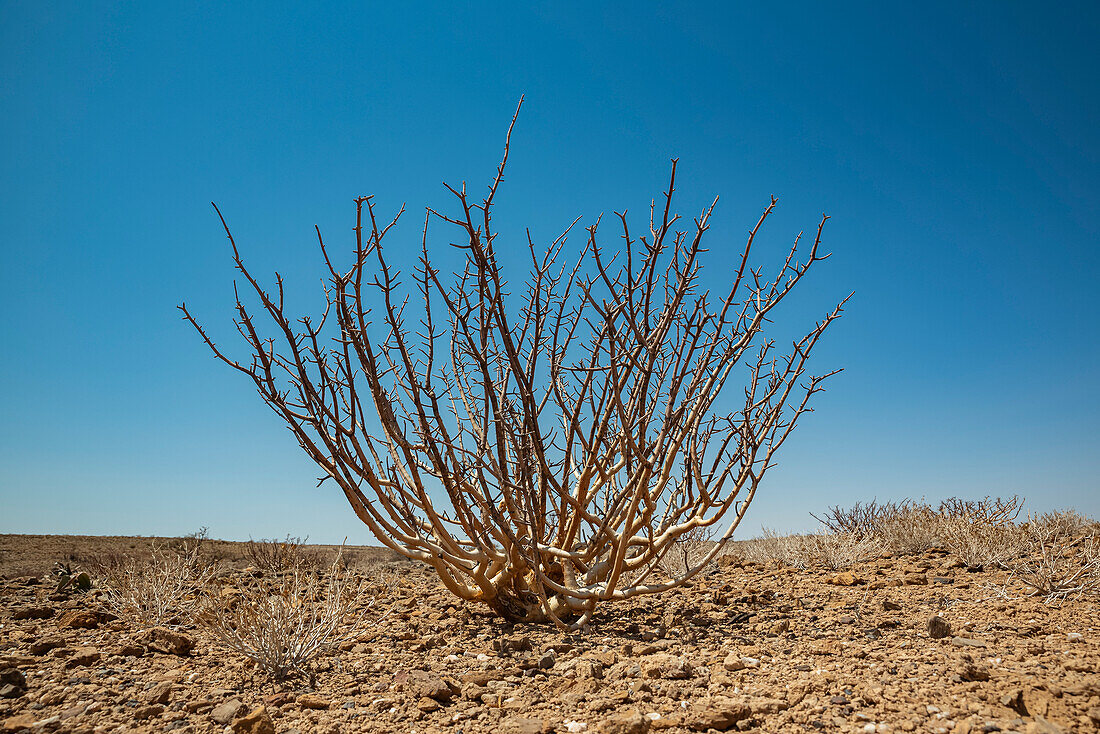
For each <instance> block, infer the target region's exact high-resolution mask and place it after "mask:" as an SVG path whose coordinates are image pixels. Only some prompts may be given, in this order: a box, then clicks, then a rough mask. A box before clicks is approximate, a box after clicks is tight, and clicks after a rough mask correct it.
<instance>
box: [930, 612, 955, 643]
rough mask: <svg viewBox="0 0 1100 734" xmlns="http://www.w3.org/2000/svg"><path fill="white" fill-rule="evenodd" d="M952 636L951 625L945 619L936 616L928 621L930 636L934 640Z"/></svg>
mask: <svg viewBox="0 0 1100 734" xmlns="http://www.w3.org/2000/svg"><path fill="white" fill-rule="evenodd" d="M950 634H951V623H950V622H948V621H947V620H946V619H944V618H943V617H941V616H939V615H936V616H935V617H932V618H931V619H929V620H928V636H929V637H931V638H932V639H933V640H938V639H940V638H943V637H947V636H949V635H950Z"/></svg>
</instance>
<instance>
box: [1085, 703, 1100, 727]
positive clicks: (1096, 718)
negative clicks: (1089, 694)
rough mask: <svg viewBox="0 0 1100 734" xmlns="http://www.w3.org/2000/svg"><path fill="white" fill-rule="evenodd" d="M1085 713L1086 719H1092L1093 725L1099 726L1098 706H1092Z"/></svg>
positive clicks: (1099, 714)
mask: <svg viewBox="0 0 1100 734" xmlns="http://www.w3.org/2000/svg"><path fill="white" fill-rule="evenodd" d="M1087 713H1088V717H1089V718H1090V719H1092V720H1093V722H1094V723H1096V724H1100V706H1093V707H1092V708H1090V709H1089V710H1088V711H1087Z"/></svg>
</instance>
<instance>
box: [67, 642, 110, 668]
mask: <svg viewBox="0 0 1100 734" xmlns="http://www.w3.org/2000/svg"><path fill="white" fill-rule="evenodd" d="M101 657H103V653H101V652H100V651H99V650H96V649H95V648H94V647H78V648H77V649H76V650H74V651H73V654H72V655H71V656H70V657H69V659H68V660H67V661H65V667H66V668H76V667H84V666H87V665H95V664H96V663H98V662H99V659H100V658H101Z"/></svg>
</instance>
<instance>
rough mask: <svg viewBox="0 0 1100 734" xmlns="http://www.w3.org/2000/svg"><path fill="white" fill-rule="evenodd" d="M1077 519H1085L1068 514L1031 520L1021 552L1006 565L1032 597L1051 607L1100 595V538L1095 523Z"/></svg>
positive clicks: (1031, 518) (1023, 530) (1049, 514)
mask: <svg viewBox="0 0 1100 734" xmlns="http://www.w3.org/2000/svg"><path fill="white" fill-rule="evenodd" d="M1069 515H1075V516H1076V517H1068V516H1069ZM1077 518H1081V519H1084V518H1082V516H1080V515H1078V514H1077V513H1065V512H1057V513H1047V514H1046V515H1040V516H1037V517H1030V518H1028V522H1027V523H1026V525H1025V526H1024V527H1023V528H1022V532H1021V533H1020V537H1021V552H1020V554H1019V556H1018V557H1017V558H1015V559H1013V560H1012V561H1011V562H1010V563H1009V564H1007V567H1008V568H1009V570H1010V571H1011V573H1012V576H1013V577H1014V578H1016V579H1018V580H1019V581H1020V582H1022V583H1023V584H1024V586H1025V587H1027V588H1028V590H1029V594H1030V595H1031V596H1041V597H1043V599H1044V601H1046V602H1047V603H1048V604H1050V603H1055V602H1060V601H1063V600H1065V599H1068V598H1070V597H1074V596H1079V595H1082V594H1092V593H1097V592H1100V535H1098V534H1097V532H1096V529H1095V523H1090V522H1088V521H1087V520H1086V521H1085V523H1077V522H1075V521H1076V519H1077Z"/></svg>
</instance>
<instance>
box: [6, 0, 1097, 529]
mask: <svg viewBox="0 0 1100 734" xmlns="http://www.w3.org/2000/svg"><path fill="white" fill-rule="evenodd" d="M519 5H525V4H524V3H507V4H502V5H500V6H499V7H497V8H488V7H484V6H479V9H478V10H464V9H459V8H460V6H459V5H457V4H454V3H446V4H442V3H441V4H438V5H417V6H415V7H413V6H410V7H409V9H399V8H401V7H403V6H405V4H404V3H384V4H378V7H369V6H368V5H366V4H357V5H348V6H333V5H322V4H319V3H304V4H303V3H299V4H286V3H273V2H264V3H231V4H224V3H197V2H196V3H178V4H177V3H165V2H156V3H125V4H117V3H76V2H68V3H34V2H30V3H28V2H20V3H15V2H3V3H2V4H0V60H2V61H0V64H2V66H0V248H2V252H3V267H2V268H0V314H2V317H3V318H2V321H0V330H2V331H0V337H2V341H0V343H2V344H3V354H4V356H3V359H2V360H0V380H2V384H3V386H4V389H3V392H2V397H0V401H2V402H0V532H74V533H93V534H108V533H126V534H139V533H140V534H148V535H151V534H179V533H184V532H187V531H189V530H193V529H195V528H197V527H198V526H200V525H208V526H209V527H210V532H211V533H212V534H213V535H216V536H221V537H228V538H247V537H248V536H250V535H251V536H254V537H261V536H264V537H269V536H273V535H282V534H285V533H288V532H289V533H292V534H295V535H309V536H311V537H312V538H313V539H315V540H318V541H332V540H339V539H340V538H343V537H344V536H345V535H347V536H349V540H350V542H370V538H369V536H368V535H367V534H366V532H365V530H364V529H363V527H362V526H361V525H360V524H359V523H358V521H357V520H355V518H354V516H353V515H352V513H351V511H350V509H349V508H348V507H347V506H346V501H345V500H344V499H343V497H342V496H341V495H339V493H338V492H337V491H336V490H335V488H333V487H332V486H331V485H326V486H325V487H323V488H321V489H315V487H314V477H315V476H316V474H317V470H316V469H315V468H314V467H313V466H312V465H311V464H310V462H309V461H308V460H307V459H305V457H304V455H302V454H301V451H300V449H299V448H298V447H297V445H296V443H295V442H294V441H293V439H292V438H291V437H290V435H289V434H288V433H287V432H286V430H285V429H284V428H283V427H282V426H281V425H280V424H279V422H278V420H277V419H276V418H275V416H274V415H272V414H270V413H269V412H268V410H267V408H266V407H264V406H263V405H262V404H261V402H260V400H259V398H258V397H257V396H256V395H255V394H254V393H253V391H252V388H251V387H250V385H249V384H248V383H247V381H246V380H244V379H243V378H242V377H241V376H240V375H237V374H234V373H232V372H231V371H230V370H229V369H228V368H226V367H225V366H224V365H221V364H218V363H216V362H215V361H214V359H213V358H212V357H211V356H210V354H209V353H208V352H207V351H206V350H205V348H204V347H203V346H202V344H201V343H200V342H199V341H198V340H197V338H196V335H195V334H194V333H192V332H191V331H189V328H188V327H187V326H186V324H185V323H184V322H182V321H181V320H180V319H179V314H178V312H177V311H176V305H177V304H178V303H180V302H181V301H182V300H187V302H188V304H189V305H190V306H191V307H192V308H193V310H194V312H195V313H196V314H197V315H198V316H199V317H200V318H202V319H203V320H204V321H205V322H206V323H207V324H209V325H210V326H211V329H212V331H213V332H214V334H215V336H217V337H220V338H223V341H226V342H229V340H230V339H229V337H230V335H231V334H232V332H231V328H232V327H231V325H230V320H231V318H232V309H231V303H232V300H231V299H232V290H231V283H232V276H233V273H232V270H231V262H230V259H229V254H228V251H227V247H226V242H225V239H224V236H223V234H222V232H221V230H220V228H219V225H218V221H217V218H216V217H215V215H214V212H213V210H212V209H211V208H210V204H209V202H210V201H211V200H214V201H216V202H217V203H218V204H219V206H220V207H221V209H222V211H223V212H224V213H225V214H226V217H227V219H228V220H229V222H230V224H231V226H232V227H233V228H234V231H235V233H236V234H237V236H238V241H239V243H240V244H241V246H242V247H243V248H244V251H245V253H246V255H247V258H248V261H249V262H250V263H251V265H252V266H253V267H254V268H255V270H256V272H258V273H260V274H265V275H267V274H270V273H271V272H273V271H274V269H276V268H278V269H279V270H281V271H282V272H284V273H285V274H286V275H287V277H288V280H289V286H290V287H291V289H292V292H293V294H294V296H293V301H292V302H293V303H294V305H295V306H296V307H301V308H302V309H308V308H310V307H312V306H315V305H316V304H317V303H318V302H319V285H318V278H319V277H320V267H319V262H318V254H317V251H316V247H315V244H314V241H313V239H312V227H313V225H314V224H319V225H320V226H321V228H322V230H323V231H324V232H326V233H327V235H328V239H329V241H330V242H331V243H333V246H334V247H338V246H339V244H343V245H345V246H346V245H348V244H349V243H350V239H349V237H350V234H351V233H350V227H351V226H352V217H353V211H354V207H353V204H352V199H353V197H354V196H356V195H358V194H366V193H375V194H377V195H378V200H379V202H380V204H381V206H383V207H384V208H390V207H394V206H397V205H398V204H400V203H401V202H402V201H407V202H408V203H409V206H410V209H411V210H412V213H411V216H409V218H408V220H407V221H406V223H405V227H404V229H403V230H401V231H399V232H398V233H396V234H395V235H394V239H395V240H396V239H397V238H402V237H403V238H406V239H407V241H408V242H409V243H410V245H413V244H416V243H417V242H418V227H419V220H420V217H421V215H420V214H419V213H417V212H419V211H422V209H421V207H423V206H424V205H425V204H431V205H435V206H444V205H446V204H448V203H449V202H448V197H447V195H446V193H445V191H444V190H443V188H442V187H441V185H440V183H441V181H443V180H444V179H446V180H448V181H455V182H458V181H461V180H463V179H466V180H468V181H469V182H470V184H471V185H472V186H477V187H480V186H482V185H483V184H484V183H485V182H486V181H487V179H488V177H489V176H490V175H491V173H492V171H493V168H494V166H495V165H496V162H497V161H498V159H499V154H500V146H501V142H502V139H503V134H504V131H505V128H506V126H507V121H508V118H509V116H510V114H511V112H512V110H513V108H514V107H515V104H516V100H517V99H518V97H519V96H520V94H521V93H524V94H526V95H527V102H526V104H525V108H524V112H523V114H522V116H521V119H520V122H519V124H518V126H517V130H516V134H515V137H514V139H513V143H514V149H513V150H514V152H513V158H512V164H511V169H510V174H509V176H508V179H507V181H506V183H505V188H504V189H503V190H502V193H501V196H500V198H499V206H500V210H499V217H500V221H501V223H502V227H503V228H504V230H505V232H506V234H509V236H510V235H513V234H518V233H519V232H521V231H522V230H521V229H520V228H521V227H522V226H525V225H528V226H530V227H531V228H532V230H533V232H534V233H535V234H536V236H539V237H542V238H546V237H549V236H551V235H552V234H554V233H556V231H557V230H559V229H560V228H561V227H563V226H564V224H566V223H567V222H569V221H571V220H572V219H573V218H574V217H575V216H577V215H579V214H582V215H584V216H585V221H586V222H589V221H592V220H593V219H594V218H595V216H596V215H598V214H599V213H600V212H608V213H610V212H612V211H615V210H619V209H623V208H629V209H630V210H632V211H633V212H636V213H638V214H641V213H642V212H643V211H644V210H645V207H646V206H647V204H648V202H649V200H650V198H651V197H653V196H654V195H659V194H660V191H661V190H662V187H663V185H664V182H665V178H666V176H667V168H668V159H669V158H670V157H673V156H678V157H679V158H680V169H679V171H680V180H681V194H682V197H681V199H680V203H681V207H682V209H683V210H684V211H686V212H689V213H690V212H694V211H695V210H697V209H698V208H699V207H700V206H702V205H703V203H704V202H706V201H708V200H709V198H710V197H712V196H713V195H714V194H720V195H721V196H722V200H721V203H720V205H719V208H718V211H717V213H716V215H715V220H714V226H713V228H712V231H711V235H712V240H711V244H712V248H714V250H713V252H712V255H714V259H713V260H712V266H713V267H714V268H715V269H716V270H717V269H719V268H721V266H722V264H723V257H722V253H729V252H733V251H734V250H735V249H736V248H738V247H739V246H740V244H741V242H742V240H743V237H744V234H745V232H746V231H747V229H748V228H749V226H750V225H751V224H752V223H753V222H754V221H755V219H756V217H757V216H758V214H759V211H760V209H761V208H762V207H763V205H764V204H765V203H766V201H767V198H768V196H769V195H771V194H775V195H776V196H778V197H779V198H780V205H779V208H778V210H777V212H776V216H775V217H774V219H773V220H772V221H771V222H770V225H769V228H768V230H767V240H766V241H767V243H769V244H768V247H770V248H773V249H772V251H773V252H774V253H775V255H776V256H778V255H779V253H780V251H781V249H782V247H783V246H784V245H785V244H786V243H787V241H788V240H789V238H791V237H793V235H794V234H795V233H796V232H797V231H798V230H799V229H802V228H807V229H808V228H810V227H812V226H813V225H814V224H815V223H816V221H817V219H818V217H819V216H820V213H821V212H823V211H825V212H828V213H829V214H830V215H832V217H833V219H832V221H831V222H830V223H829V226H828V227H827V230H826V244H827V245H828V246H829V247H830V248H831V249H832V250H833V251H834V253H835V254H834V256H833V258H832V259H831V260H829V261H828V262H827V263H825V265H824V266H823V267H822V268H821V269H820V270H818V272H817V274H816V275H815V276H814V277H813V279H812V281H811V282H808V283H807V284H806V288H805V290H804V292H803V294H802V296H801V298H800V300H799V301H798V303H793V304H792V305H791V308H790V309H789V310H787V311H786V312H785V313H784V314H783V315H782V317H781V318H782V319H783V320H784V323H788V324H791V325H793V326H802V325H805V324H808V323H810V321H811V320H812V319H813V318H815V317H817V316H819V315H820V313H821V312H823V310H824V309H825V308H826V307H827V306H829V305H830V301H833V300H835V299H836V298H838V297H840V296H842V295H844V294H846V293H847V292H849V291H853V290H854V291H855V292H856V295H855V297H854V298H853V300H852V301H851V303H850V307H849V309H848V313H847V315H846V317H845V318H844V319H843V320H842V321H841V322H838V323H837V325H836V327H835V330H834V331H833V332H832V333H831V334H829V335H828V336H829V338H828V340H827V343H826V344H823V345H822V348H821V349H820V351H819V353H818V355H817V365H818V367H819V368H821V369H826V368H831V367H834V366H843V367H845V372H844V373H843V374H841V375H840V376H838V377H836V378H834V380H833V382H832V384H831V387H830V389H829V391H828V392H827V393H826V394H824V395H823V396H821V399H820V400H819V401H818V403H817V408H818V410H817V412H816V413H815V414H813V415H812V416H809V418H808V420H806V422H805V423H804V424H803V427H802V430H801V433H800V434H799V435H798V436H797V437H796V438H795V439H792V441H791V442H790V443H789V444H788V446H787V447H786V451H785V452H784V453H783V455H782V456H780V463H781V465H780V467H779V468H778V469H776V470H775V472H774V473H772V474H771V475H769V477H770V480H771V481H770V482H768V483H767V485H766V486H765V487H764V488H763V489H762V491H761V493H760V495H758V498H757V500H756V502H755V503H754V507H753V509H752V510H751V511H750V513H749V516H748V518H747V520H746V528H745V530H746V531H747V532H748V533H750V534H751V533H753V532H756V531H757V530H759V528H760V526H761V525H768V526H774V527H777V528H780V529H800V528H808V527H810V526H811V524H812V521H811V520H810V518H809V516H808V514H807V513H808V512H809V511H819V510H821V509H822V508H824V507H825V506H826V505H828V504H831V503H834V502H839V503H844V504H847V503H851V502H854V501H856V500H864V499H870V498H872V497H878V498H880V499H891V498H894V499H896V498H903V497H920V496H926V497H928V498H940V497H944V496H949V495H961V496H970V497H974V496H984V495H986V494H994V495H996V494H1011V493H1020V494H1022V495H1025V496H1027V497H1028V498H1029V499H1030V500H1031V501H1032V507H1034V508H1037V509H1044V508H1049V507H1054V506H1072V507H1077V508H1079V509H1081V510H1082V511H1085V512H1087V513H1090V514H1093V515H1100V486H1098V482H1097V476H1100V450H1098V444H1100V441H1098V440H1100V368H1098V366H1097V365H1098V364H1100V346H1098V344H1100V339H1098V336H1100V328H1098V316H1100V287H1098V285H1097V282H1098V278H1100V255H1098V250H1097V241H1098V234H1100V209H1098V202H1100V84H1098V80H1097V73H1096V72H1097V69H1100V46H1098V45H1097V43H1096V39H1097V38H1098V37H1100V14H1098V12H1097V10H1096V5H1095V4H1093V3H1068V4H1057V3H1054V4H1052V3H1031V4H1027V5H1022V4H1017V3H992V2H991V3H977V4H964V5H959V4H958V3H920V4H911V3H910V4H901V3H865V4H856V3H842V4H840V5H839V6H837V7H836V8H829V7H827V4H822V3H787V4H783V7H782V9H780V8H777V7H767V5H768V4H761V3H753V4H751V5H750V4H747V3H716V4H712V5H709V6H704V5H703V4H694V3H693V4H688V5H674V4H664V5H662V6H651V5H639V4H637V3H630V4H624V5H621V6H619V7H616V8H609V9H607V10H596V9H593V8H592V7H591V6H592V5H594V4H592V3H583V4H581V3H577V4H562V3H541V4H539V5H540V7H539V8H538V9H531V10H525V9H519V8H517V7H516V6H519ZM773 5H774V4H773ZM230 6H231V7H230ZM738 6H739V7H738ZM471 7H472V6H471ZM712 275H714V272H713V271H712Z"/></svg>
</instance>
